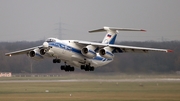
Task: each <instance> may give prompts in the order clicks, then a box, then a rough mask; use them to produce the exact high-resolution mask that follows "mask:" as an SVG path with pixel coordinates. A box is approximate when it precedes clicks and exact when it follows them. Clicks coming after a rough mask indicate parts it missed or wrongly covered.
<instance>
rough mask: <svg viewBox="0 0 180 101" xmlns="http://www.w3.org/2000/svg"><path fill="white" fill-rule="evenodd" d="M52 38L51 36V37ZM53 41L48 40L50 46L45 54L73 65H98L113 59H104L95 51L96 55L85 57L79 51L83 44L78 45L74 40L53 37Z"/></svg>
mask: <svg viewBox="0 0 180 101" xmlns="http://www.w3.org/2000/svg"><path fill="white" fill-rule="evenodd" d="M51 39H52V38H51ZM53 39H54V40H55V42H48V43H49V46H51V47H52V48H51V49H50V50H49V51H48V52H47V53H46V54H47V55H46V56H51V57H55V58H57V59H60V60H62V61H64V62H65V63H66V64H69V65H71V66H74V67H80V66H81V65H87V64H88V65H91V66H93V67H100V66H103V65H106V64H108V63H110V62H111V61H112V60H113V59H106V58H103V57H101V56H100V55H99V53H96V54H97V55H96V57H94V58H87V57H86V56H84V55H83V54H82V53H81V49H82V48H83V47H84V45H78V44H76V43H75V42H74V41H75V40H59V39H56V38H53Z"/></svg>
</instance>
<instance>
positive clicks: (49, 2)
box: [0, 0, 180, 41]
mask: <svg viewBox="0 0 180 101" xmlns="http://www.w3.org/2000/svg"><path fill="white" fill-rule="evenodd" d="M179 10H180V0H0V41H22V40H26V41H36V40H41V39H46V38H48V37H60V38H61V39H78V40H88V41H91V40H92V41H101V40H102V39H103V38H104V35H105V34H104V33H94V34H89V33H88V31H89V30H92V29H98V28H102V27H103V26H112V27H121V28H140V29H146V30H147V32H145V33H144V32H120V34H119V35H118V37H117V40H118V41H150V40H155V41H162V40H164V41H170V40H180V11H179ZM60 22H61V25H62V27H61V28H62V29H63V30H62V32H61V35H60V31H59V23H60Z"/></svg>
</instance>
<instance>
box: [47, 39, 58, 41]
mask: <svg viewBox="0 0 180 101" xmlns="http://www.w3.org/2000/svg"><path fill="white" fill-rule="evenodd" d="M46 42H56V40H54V39H47V40H46Z"/></svg>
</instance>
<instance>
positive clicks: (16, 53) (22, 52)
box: [5, 46, 42, 56]
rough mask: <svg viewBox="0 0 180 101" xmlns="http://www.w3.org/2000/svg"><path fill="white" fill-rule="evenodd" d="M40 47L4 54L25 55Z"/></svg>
mask: <svg viewBox="0 0 180 101" xmlns="http://www.w3.org/2000/svg"><path fill="white" fill-rule="evenodd" d="M41 47H42V46H37V47H32V48H27V49H23V50H19V51H14V52H9V53H5V56H12V55H20V54H27V53H28V52H29V51H32V50H34V49H36V48H41Z"/></svg>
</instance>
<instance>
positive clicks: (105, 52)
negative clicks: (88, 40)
mask: <svg viewBox="0 0 180 101" xmlns="http://www.w3.org/2000/svg"><path fill="white" fill-rule="evenodd" d="M112 50H113V49H112V48H110V47H104V48H102V49H100V50H99V55H100V56H101V57H104V58H107V59H112V58H113V57H114V54H113V53H112Z"/></svg>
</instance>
